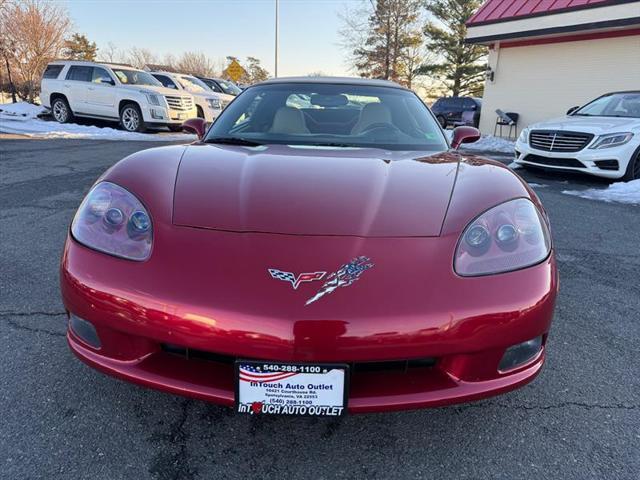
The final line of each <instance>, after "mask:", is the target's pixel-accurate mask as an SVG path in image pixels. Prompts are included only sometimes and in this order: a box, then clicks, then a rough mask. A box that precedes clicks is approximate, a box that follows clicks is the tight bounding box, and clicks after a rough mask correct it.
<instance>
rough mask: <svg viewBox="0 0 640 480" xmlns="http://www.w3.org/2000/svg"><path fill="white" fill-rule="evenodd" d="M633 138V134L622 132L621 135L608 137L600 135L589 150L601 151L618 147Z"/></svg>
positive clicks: (610, 134)
mask: <svg viewBox="0 0 640 480" xmlns="http://www.w3.org/2000/svg"><path fill="white" fill-rule="evenodd" d="M632 138H633V133H631V132H621V133H609V134H607V135H600V136H599V137H598V138H597V139H596V141H595V142H593V145H591V146H590V147H589V148H591V149H600V148H611V147H618V146H620V145H624V144H625V143H627V142H628V141H630V140H631V139H632Z"/></svg>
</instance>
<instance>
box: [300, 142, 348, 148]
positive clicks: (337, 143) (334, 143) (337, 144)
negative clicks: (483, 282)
mask: <svg viewBox="0 0 640 480" xmlns="http://www.w3.org/2000/svg"><path fill="white" fill-rule="evenodd" d="M303 145H309V146H311V147H339V148H358V147H355V146H354V145H352V144H350V143H339V142H327V143H320V142H318V143H307V144H303Z"/></svg>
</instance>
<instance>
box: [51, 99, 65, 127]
mask: <svg viewBox="0 0 640 480" xmlns="http://www.w3.org/2000/svg"><path fill="white" fill-rule="evenodd" d="M53 118H55V119H56V120H57V121H58V122H60V123H62V122H64V121H65V120H66V119H67V106H66V105H65V104H64V102H62V101H58V102H55V103H54V104H53Z"/></svg>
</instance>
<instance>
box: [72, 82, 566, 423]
mask: <svg viewBox="0 0 640 480" xmlns="http://www.w3.org/2000/svg"><path fill="white" fill-rule="evenodd" d="M185 129H187V130H191V131H194V132H196V133H198V135H199V140H198V141H197V142H195V143H193V144H191V145H179V146H169V147H163V148H154V149H150V150H145V151H142V152H138V153H136V154H134V155H131V156H129V157H127V158H125V159H124V160H122V161H121V162H119V163H118V164H116V165H115V166H114V167H112V168H111V169H109V170H108V171H107V172H106V173H105V174H104V175H102V177H101V178H100V179H98V181H97V182H96V184H95V185H94V186H93V188H92V189H91V190H90V192H89V193H88V195H87V196H86V198H85V199H84V201H83V202H82V204H81V205H80V208H79V209H78V212H77V214H76V216H75V218H74V220H73V223H72V225H71V228H70V232H69V236H68V239H67V242H66V246H65V249H64V254H63V257H62V266H61V289H62V297H63V300H64V304H65V306H66V309H67V311H68V313H69V329H68V341H69V345H70V347H71V349H72V350H73V352H74V353H75V354H76V355H77V356H78V357H79V358H80V359H81V360H83V361H84V362H86V363H88V364H89V365H91V366H93V367H95V368H97V369H99V370H101V371H103V372H105V373H107V374H110V375H113V376H116V377H119V378H121V379H124V380H127V381H131V382H134V383H138V384H141V385H145V386H149V387H154V388H158V389H161V390H165V391H168V392H172V393H177V394H181V395H187V396H191V397H195V398H199V399H203V400H209V401H212V402H216V403H220V404H223V405H229V406H234V408H235V409H236V411H237V412H241V413H250V414H257V413H262V414H307V415H329V416H332V415H342V414H344V413H345V412H347V411H349V412H370V411H380V410H399V409H408V408H418V407H431V406H438V405H447V404H453V403H458V402H466V401H470V400H476V399H480V398H483V397H487V396H491V395H496V394H499V393H503V392H506V391H508V390H512V389H514V388H517V387H520V386H522V385H524V384H526V383H527V382H529V381H531V380H532V379H533V378H534V377H535V376H536V375H537V374H538V372H539V371H540V369H541V367H542V364H543V362H544V357H545V345H546V341H547V335H548V332H549V328H550V326H551V319H552V316H553V310H554V303H555V299H556V293H557V290H558V275H557V270H556V263H555V259H554V254H553V249H552V242H551V237H550V233H549V222H548V219H547V215H546V214H545V211H544V209H543V207H542V205H541V204H540V201H539V200H538V198H537V197H536V195H535V193H534V192H533V191H532V190H531V189H530V188H529V187H528V185H527V184H526V183H525V182H524V181H523V180H522V179H521V178H520V177H518V176H517V175H515V174H514V173H513V172H512V171H511V170H509V169H508V168H506V167H505V166H503V165H502V164H500V163H498V162H493V161H490V160H486V159H483V158H479V157H474V156H469V155H466V154H464V153H459V152H458V151H457V148H458V146H459V145H460V144H461V143H465V142H472V141H475V140H477V138H478V137H479V133H478V131H477V130H476V129H474V128H471V127H459V128H457V129H456V130H454V132H453V140H452V142H451V143H449V141H448V140H447V138H446V136H445V134H444V132H443V131H442V130H441V128H440V126H439V125H438V123H437V122H436V120H435V118H434V116H433V115H432V114H431V112H430V111H429V109H428V108H427V107H426V106H425V105H424V104H423V103H422V101H421V100H420V99H419V98H418V97H417V96H416V95H415V94H414V93H412V92H411V91H409V90H406V89H404V88H402V87H400V86H398V85H396V84H394V83H391V82H386V81H378V80H362V79H318V78H298V79H275V80H269V81H267V82H264V83H261V84H258V85H255V86H252V87H249V88H248V89H246V90H245V91H244V92H242V94H240V95H239V96H238V97H237V98H236V99H235V100H234V101H233V102H232V103H231V104H230V105H229V106H228V107H227V108H226V110H225V111H224V112H223V113H222V114H221V115H220V117H219V118H218V119H217V120H216V121H215V123H214V124H213V125H212V126H211V127H210V128H209V130H208V131H207V132H206V133H205V131H204V124H203V123H202V121H200V120H197V119H194V120H190V121H188V122H187V124H185Z"/></svg>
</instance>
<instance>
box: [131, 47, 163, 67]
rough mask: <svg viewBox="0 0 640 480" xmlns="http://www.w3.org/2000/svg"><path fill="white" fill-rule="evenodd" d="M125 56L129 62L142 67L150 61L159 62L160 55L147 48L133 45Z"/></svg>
mask: <svg viewBox="0 0 640 480" xmlns="http://www.w3.org/2000/svg"><path fill="white" fill-rule="evenodd" d="M125 58H126V62H127V63H129V64H130V65H132V66H134V67H136V68H140V69H142V68H144V66H145V65H147V64H149V63H154V64H157V63H158V56H157V55H156V54H155V53H153V52H152V51H151V50H148V49H146V48H138V47H132V48H131V49H130V50H129V52H127V55H126V57H125Z"/></svg>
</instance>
